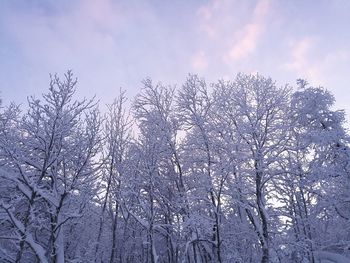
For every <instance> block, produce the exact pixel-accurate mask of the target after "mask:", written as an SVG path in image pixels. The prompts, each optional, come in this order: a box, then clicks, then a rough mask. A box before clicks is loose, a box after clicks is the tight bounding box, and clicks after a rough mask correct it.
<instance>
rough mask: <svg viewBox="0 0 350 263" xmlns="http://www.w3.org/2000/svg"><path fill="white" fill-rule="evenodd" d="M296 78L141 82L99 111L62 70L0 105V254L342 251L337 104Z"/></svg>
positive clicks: (260, 255) (349, 215)
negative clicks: (40, 88) (282, 81)
mask: <svg viewBox="0 0 350 263" xmlns="http://www.w3.org/2000/svg"><path fill="white" fill-rule="evenodd" d="M297 84H298V87H297V88H296V89H295V90H293V89H291V88H289V86H286V87H283V88H279V87H277V86H276V85H275V83H274V82H273V81H272V80H271V79H270V78H265V77H262V76H260V75H244V74H239V75H238V76H237V77H236V78H235V79H234V80H232V81H219V82H217V83H214V84H211V85H208V84H206V82H205V81H204V80H203V79H201V78H199V77H197V76H196V75H190V76H189V77H188V79H187V81H186V82H185V83H184V84H183V85H182V86H181V87H179V88H178V89H174V88H172V87H168V86H164V85H162V84H155V83H153V82H152V81H151V80H145V81H144V82H143V88H142V89H141V90H140V93H139V94H138V95H137V96H136V97H135V98H134V99H133V100H131V102H132V106H131V109H130V111H129V109H128V107H127V105H128V103H127V100H126V97H125V93H123V92H120V93H119V96H118V97H117V98H116V99H115V101H114V102H113V103H112V104H111V105H108V111H107V113H105V114H102V113H101V112H100V111H99V110H98V108H97V106H98V105H97V102H96V100H94V99H92V100H86V99H84V100H79V99H77V100H76V98H75V97H76V96H75V90H76V86H77V82H76V80H75V78H74V77H73V75H72V73H71V72H68V73H67V74H66V75H65V76H64V77H63V78H61V79H60V78H58V77H57V76H53V77H52V78H51V83H50V86H49V90H48V92H47V93H46V94H44V95H43V96H42V97H41V98H40V99H37V98H35V97H30V98H29V99H28V106H27V107H26V108H27V109H28V110H26V111H23V110H21V107H19V106H17V105H15V104H11V105H2V108H1V113H0V262H57V263H62V262H98V263H100V262H148V263H155V262H195V263H202V262H263V263H267V262H318V260H319V259H320V258H322V255H323V256H324V258H327V257H330V256H331V255H334V256H335V257H339V258H342V257H349V254H350V253H349V252H350V251H349V248H350V163H349V161H350V149H349V137H348V134H346V131H345V129H344V127H343V125H344V112H343V111H335V110H333V109H332V106H333V104H334V98H333V96H332V95H331V94H330V93H329V92H328V91H327V90H325V89H323V88H316V87H311V86H309V85H308V84H307V83H306V81H303V80H299V81H298V82H297ZM349 258H350V257H349ZM349 262H350V259H349Z"/></svg>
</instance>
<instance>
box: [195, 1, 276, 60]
mask: <svg viewBox="0 0 350 263" xmlns="http://www.w3.org/2000/svg"><path fill="white" fill-rule="evenodd" d="M270 11H271V1H270V0H257V1H256V2H255V4H254V5H252V2H250V1H246V2H242V1H229V0H213V1H210V2H209V3H207V4H205V5H203V6H201V7H200V8H199V9H198V11H197V16H198V17H199V26H198V29H199V31H200V32H201V33H204V34H205V36H207V37H208V41H209V42H211V43H212V45H213V46H215V48H216V49H218V50H219V53H220V54H217V56H218V57H219V59H220V62H221V63H222V62H224V63H226V64H232V63H234V62H239V61H240V60H243V59H245V58H247V57H248V56H250V55H252V54H253V53H254V52H255V50H256V49H257V47H258V45H259V41H260V39H261V38H262V36H263V33H264V32H265V27H266V18H267V16H268V15H269V14H270Z"/></svg>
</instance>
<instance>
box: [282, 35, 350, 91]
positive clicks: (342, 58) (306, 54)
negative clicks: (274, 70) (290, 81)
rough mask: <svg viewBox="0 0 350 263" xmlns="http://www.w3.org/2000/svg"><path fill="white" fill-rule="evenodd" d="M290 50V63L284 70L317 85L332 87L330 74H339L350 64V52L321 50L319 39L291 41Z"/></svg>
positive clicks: (310, 38) (287, 63)
mask: <svg viewBox="0 0 350 263" xmlns="http://www.w3.org/2000/svg"><path fill="white" fill-rule="evenodd" d="M289 49H290V53H289V57H290V58H289V61H287V62H285V63H284V64H283V66H282V68H284V69H285V70H287V71H291V72H294V73H295V74H296V75H297V76H298V77H301V78H305V79H307V80H309V81H311V82H312V83H315V84H317V85H323V86H330V85H332V83H330V81H329V79H330V78H332V76H330V73H331V72H332V73H333V74H337V72H339V70H341V69H342V68H343V66H344V65H346V64H348V63H349V62H350V50H343V49H330V50H327V51H326V50H321V47H320V45H319V41H318V39H317V38H315V37H311V36H307V37H304V38H301V39H299V40H293V41H290V43H289ZM320 54H321V55H320Z"/></svg>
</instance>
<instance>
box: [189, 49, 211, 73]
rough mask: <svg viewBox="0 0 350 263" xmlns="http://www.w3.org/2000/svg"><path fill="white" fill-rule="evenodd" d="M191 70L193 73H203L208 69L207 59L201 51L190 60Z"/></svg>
mask: <svg viewBox="0 0 350 263" xmlns="http://www.w3.org/2000/svg"><path fill="white" fill-rule="evenodd" d="M191 65H192V68H193V69H194V70H195V71H197V72H198V71H204V70H205V69H207V68H208V59H207V56H206V54H205V52H204V51H203V50H201V51H199V52H197V53H196V54H195V55H194V56H193V57H192V59H191Z"/></svg>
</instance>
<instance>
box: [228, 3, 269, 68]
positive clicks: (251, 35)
mask: <svg viewBox="0 0 350 263" xmlns="http://www.w3.org/2000/svg"><path fill="white" fill-rule="evenodd" d="M269 10H270V1H269V0H259V1H258V2H257V4H256V6H255V9H254V11H253V15H252V19H251V22H249V23H248V24H246V25H244V26H243V29H242V30H239V31H238V32H237V33H235V34H234V35H233V38H232V40H231V42H232V45H231V47H230V49H229V50H228V52H227V53H226V54H224V57H223V58H224V61H225V62H227V63H230V62H231V61H232V60H234V61H237V60H241V59H244V58H246V57H247V56H249V55H251V54H252V53H254V51H255V50H256V48H257V45H258V43H259V38H260V37H261V35H262V34H263V32H264V31H265V17H266V15H267V14H268V13H269Z"/></svg>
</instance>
